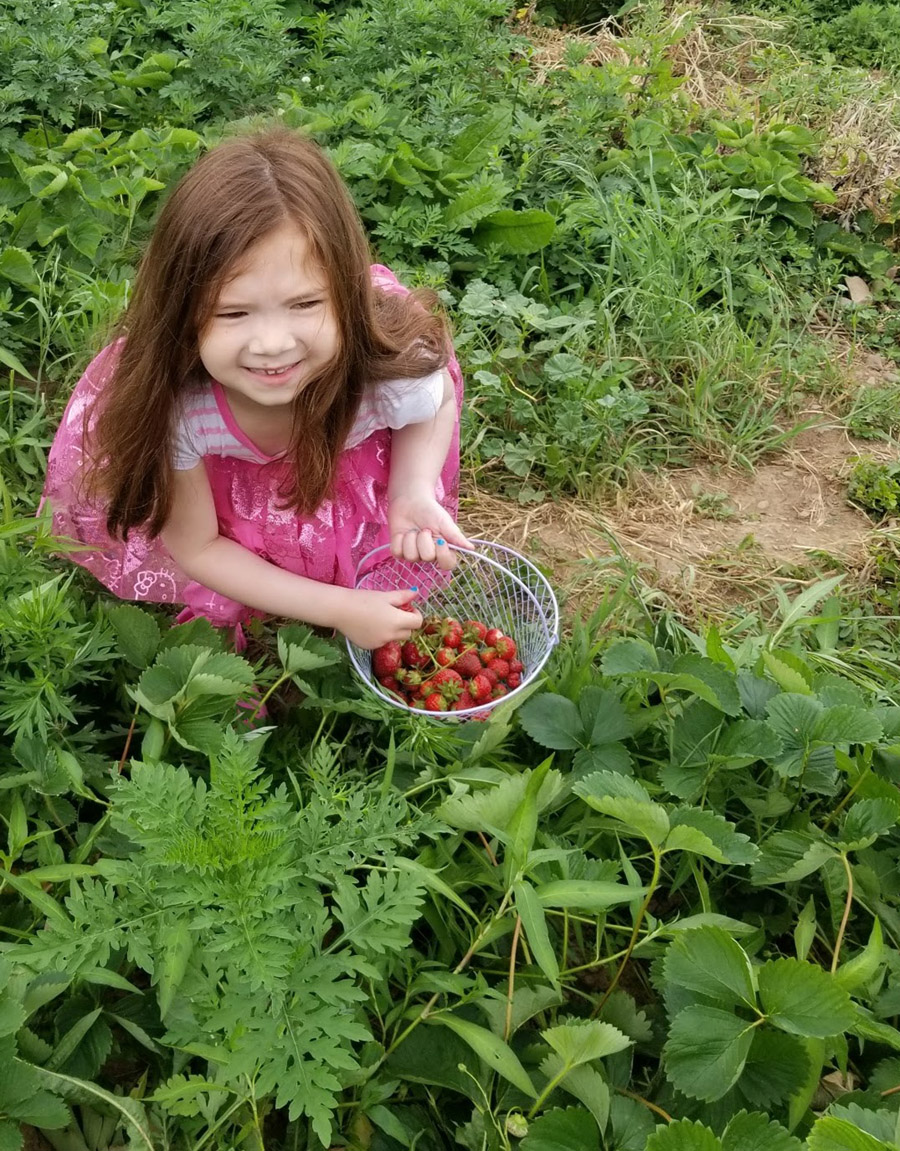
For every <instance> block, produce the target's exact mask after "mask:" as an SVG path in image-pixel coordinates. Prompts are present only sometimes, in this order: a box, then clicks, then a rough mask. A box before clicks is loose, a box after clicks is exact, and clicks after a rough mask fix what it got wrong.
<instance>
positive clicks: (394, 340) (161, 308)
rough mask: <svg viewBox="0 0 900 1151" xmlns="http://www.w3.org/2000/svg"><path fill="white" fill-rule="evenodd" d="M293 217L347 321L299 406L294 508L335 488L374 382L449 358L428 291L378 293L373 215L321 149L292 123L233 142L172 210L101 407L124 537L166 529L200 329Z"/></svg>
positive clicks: (97, 450)
mask: <svg viewBox="0 0 900 1151" xmlns="http://www.w3.org/2000/svg"><path fill="white" fill-rule="evenodd" d="M286 222H290V223H293V224H295V225H297V226H298V227H299V228H300V229H301V230H302V232H303V233H304V235H305V236H306V238H307V240H308V242H309V243H310V245H311V247H312V249H313V253H314V255H315V256H316V258H317V259H318V261H319V263H320V265H321V267H322V269H323V271H324V272H325V275H326V282H327V284H328V288H329V292H330V299H331V305H332V308H333V310H334V314H335V317H336V321H337V326H338V353H337V356H336V357H335V359H334V360H333V361H332V363H330V364H329V365H327V366H326V367H325V368H324V369H323V370H322V371H321V372H320V373H319V374H318V375H317V376H316V377H314V378H313V379H311V380H310V381H309V383H308V384H307V386H306V387H305V388H304V389H303V390H302V391H301V392H300V394H299V395H298V396H297V397H296V398H295V399H294V401H293V404H292V408H293V413H292V415H293V425H292V427H293V431H292V438H291V446H290V448H289V449H288V455H289V457H290V458H292V460H293V464H294V467H293V468H292V469H290V471H291V476H290V479H289V480H288V481H287V482H286V484H285V486H284V490H283V491H282V496H283V498H284V501H285V505H286V506H290V507H294V508H296V510H297V511H298V512H300V513H307V514H308V513H311V512H313V511H314V510H315V509H316V508H317V507H318V505H319V504H320V503H321V502H322V500H323V499H325V498H326V497H327V496H328V495H329V494H330V493H331V491H332V486H333V483H334V476H335V471H336V467H337V460H338V456H339V454H340V451H341V449H342V446H343V444H344V442H345V440H346V438H347V435H348V434H349V432H350V429H351V428H352V426H353V422H354V420H355V418H356V416H357V413H358V410H359V405H360V401H361V400H362V397H363V394H364V392H365V390H366V388H367V387H369V386H377V384H378V383H379V382H381V381H383V380H388V379H392V378H399V379H411V378H415V377H417V376H422V375H427V374H429V373H430V372H433V371H436V370H437V369H438V368H440V367H443V366H444V365H445V364H446V362H447V359H448V356H449V350H448V348H449V345H448V340H447V331H446V326H445V324H444V321H443V320H442V318H441V317H440V316H438V315H436V314H434V313H433V312H432V311H431V310H429V308H428V307H424V306H423V301H425V300H426V297H425V295H424V294H419V293H413V294H411V295H409V296H400V295H389V294H387V293H385V292H381V291H377V290H376V289H374V288H373V286H372V283H371V277H370V273H369V263H370V252H369V246H368V243H367V240H366V237H365V233H364V232H363V228H362V224H361V221H360V219H359V215H358V214H357V211H356V208H355V207H354V204H353V201H352V200H351V199H350V195H349V192H348V191H347V189H346V187H345V186H344V184H343V182H342V181H341V178H340V176H339V175H338V174H337V171H336V170H335V168H334V166H333V165H332V164H331V162H330V161H329V160H328V159H327V158H326V157H325V155H324V153H323V152H322V151H321V149H320V148H319V147H318V146H317V145H316V144H314V143H313V142H312V141H311V140H309V139H308V138H306V137H304V136H301V135H299V134H297V133H295V132H291V131H288V130H287V129H283V128H275V129H268V130H266V131H262V132H257V133H254V134H251V135H246V136H240V137H235V138H233V139H229V140H226V141H225V142H224V143H222V144H220V145H218V146H217V147H216V148H214V149H212V151H210V152H208V153H207V154H206V155H205V156H203V157H202V158H201V159H200V160H199V161H198V162H197V164H195V165H194V167H193V168H192V169H191V170H190V171H189V172H188V173H187V174H186V175H185V176H184V177H183V178H182V179H181V181H180V182H179V183H178V184H177V185H176V187H175V189H174V190H173V192H172V193H171V195H170V196H169V198H168V200H167V201H166V204H165V206H164V207H163V209H162V211H161V213H160V216H159V221H158V223H157V225H156V228H155V229H154V232H153V236H152V238H151V240H150V243H149V245H148V247H147V250H146V253H145V255H144V258H143V260H142V261H141V265H140V268H139V270H138V274H137V278H136V281H135V287H134V293H133V296H132V299H131V302H130V304H129V306H128V309H127V311H126V313H125V315H124V317H123V319H122V322H121V325H120V334H121V335H122V336H123V337H124V339H123V340H122V342H121V346H120V352H119V357H118V361H117V364H116V367H115V370H114V373H113V374H112V376H111V378H110V379H109V381H108V382H107V383H106V385H105V387H104V389H103V394H102V396H101V397H100V399H99V401H98V404H97V410H96V412H94V413H92V416H91V419H92V424H93V427H92V431H91V433H90V455H91V458H92V461H93V471H92V483H93V487H94V490H95V491H96V492H97V493H98V494H99V495H100V496H101V497H102V498H103V499H104V500H105V502H106V504H107V508H108V511H107V529H108V531H109V533H110V535H112V536H117V535H120V536H122V537H123V538H127V535H128V531H129V529H130V528H133V527H143V528H145V529H146V530H147V531H148V532H149V533H150V534H151V535H158V534H159V532H160V531H161V530H162V528H163V526H164V524H165V521H166V518H167V516H168V515H169V512H170V510H171V506H172V471H173V469H172V461H171V454H172V439H173V434H174V428H175V422H176V418H177V414H178V409H179V405H180V400H181V396H182V395H183V393H184V392H185V390H186V389H188V388H190V387H192V386H196V385H197V384H198V383H200V382H201V381H202V380H203V379H204V371H203V366H202V364H201V362H200V355H199V350H198V345H199V340H200V336H201V334H202V333H203V330H204V327H205V325H206V324H207V323H208V322H209V320H210V318H211V316H212V314H213V312H214V309H215V306H216V301H217V299H218V296H219V294H220V292H221V290H222V288H223V286H224V284H225V283H226V281H227V279H228V277H229V275H231V274H232V273H233V269H234V268H235V267H236V266H237V265H238V264H239V262H240V260H241V257H242V256H243V255H244V253H246V252H247V250H248V249H249V248H251V247H252V246H253V245H254V244H256V243H257V242H258V241H260V240H262V239H263V238H264V237H265V236H267V235H268V234H269V233H271V232H272V231H274V230H275V229H277V228H278V227H280V226H282V225H283V224H285V223H286ZM427 302H428V303H431V300H430V299H429V300H427Z"/></svg>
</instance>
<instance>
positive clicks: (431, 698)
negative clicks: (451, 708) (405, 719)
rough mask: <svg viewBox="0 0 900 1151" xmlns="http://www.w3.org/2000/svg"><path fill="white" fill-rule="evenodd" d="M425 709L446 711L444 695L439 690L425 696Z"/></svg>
mask: <svg viewBox="0 0 900 1151" xmlns="http://www.w3.org/2000/svg"><path fill="white" fill-rule="evenodd" d="M425 710H426V711H444V710H445V705H444V697H443V696H442V695H441V693H440V692H439V691H433V692H432V693H431V695H426V696H425Z"/></svg>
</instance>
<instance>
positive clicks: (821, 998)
mask: <svg viewBox="0 0 900 1151" xmlns="http://www.w3.org/2000/svg"><path fill="white" fill-rule="evenodd" d="M757 981H758V984H759V998H760V1002H761V1003H762V1007H763V1010H764V1011H765V1013H766V1015H767V1017H768V1019H769V1022H770V1023H771V1024H773V1026H775V1027H778V1028H780V1029H781V1030H782V1031H787V1032H789V1033H790V1034H792V1035H805V1036H817V1037H819V1038H821V1039H827V1038H828V1037H829V1036H832V1035H838V1034H839V1033H840V1032H841V1031H846V1030H847V1029H848V1028H850V1027H851V1026H852V1025H853V1023H854V1020H855V1019H856V1012H855V1010H854V1007H853V1004H852V1003H851V1001H850V996H849V995H848V994H847V992H846V991H844V990H843V989H842V988H841V987H840V985H839V984H838V983H837V982H836V980H835V979H834V978H833V977H832V976H831V975H829V974H828V973H827V972H826V971H823V970H822V968H821V967H816V966H814V965H813V964H812V963H804V962H802V961H801V960H799V959H773V960H770V961H769V962H768V963H764V964H763V965H762V967H760V968H759V971H758V973H757Z"/></svg>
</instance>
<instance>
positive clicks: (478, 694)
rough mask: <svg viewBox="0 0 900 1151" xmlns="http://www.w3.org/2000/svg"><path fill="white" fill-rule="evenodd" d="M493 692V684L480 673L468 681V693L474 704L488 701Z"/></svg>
mask: <svg viewBox="0 0 900 1151" xmlns="http://www.w3.org/2000/svg"><path fill="white" fill-rule="evenodd" d="M493 690H494V684H492V683H491V681H490V680H489V679H488V677H487V676H486V675H485V674H484V672H480V673H479V674H478V675H475V676H473V677H472V678H471V679H470V680H469V691H470V693H471V694H472V697H473V698H474V700H475V702H476V703H484V701H485V700H486V699H490V698H491V692H492V691H493Z"/></svg>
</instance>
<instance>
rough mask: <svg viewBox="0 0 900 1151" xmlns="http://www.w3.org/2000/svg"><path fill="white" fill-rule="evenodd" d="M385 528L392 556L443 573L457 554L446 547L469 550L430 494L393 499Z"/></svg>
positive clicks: (450, 520)
mask: <svg viewBox="0 0 900 1151" xmlns="http://www.w3.org/2000/svg"><path fill="white" fill-rule="evenodd" d="M388 528H389V530H390V533H391V553H392V554H393V555H394V556H396V558H397V559H405V560H409V561H411V562H414V561H416V560H424V561H425V562H427V563H432V562H433V563H436V564H437V566H438V567H439V568H442V569H443V570H444V571H449V570H450V569H451V568H453V567H455V566H456V555H455V553H454V552H452V551H451V550H450V548H449V547H448V546H447V545H448V544H456V545H457V546H458V547H464V548H470V547H472V543H471V541H470V540H468V539H466V537H465V536H464V535H463V533H462V532H461V531H460V530H459V528H458V527H457V526H456V524H455V523H454V521H453V517H452V516H451V515H450V514H449V513H448V512H447V511H446V510H445V509H444V508H443V507H441V505H440V504H439V503H438V501H437V500H436V499H435V498H434V495H433V494H428V493H421V494H412V495H398V496H394V497H393V498H392V499H391V502H390V505H389V507H388Z"/></svg>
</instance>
